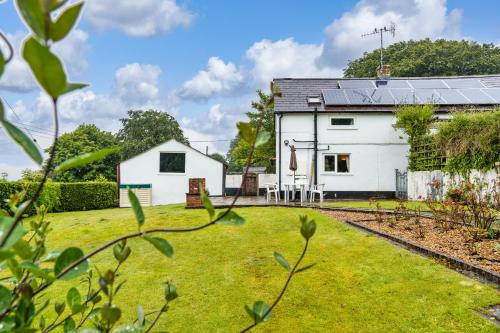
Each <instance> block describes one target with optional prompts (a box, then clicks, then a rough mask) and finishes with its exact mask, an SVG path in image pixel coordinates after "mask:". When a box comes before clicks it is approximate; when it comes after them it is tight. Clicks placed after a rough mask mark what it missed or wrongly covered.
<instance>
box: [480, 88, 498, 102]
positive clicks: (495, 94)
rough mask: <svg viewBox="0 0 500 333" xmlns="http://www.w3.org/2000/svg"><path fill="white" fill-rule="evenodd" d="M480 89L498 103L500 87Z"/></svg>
mask: <svg viewBox="0 0 500 333" xmlns="http://www.w3.org/2000/svg"><path fill="white" fill-rule="evenodd" d="M482 91H483V92H485V93H486V94H487V95H488V96H490V97H492V98H493V99H494V100H495V101H496V102H497V103H500V88H490V89H482Z"/></svg>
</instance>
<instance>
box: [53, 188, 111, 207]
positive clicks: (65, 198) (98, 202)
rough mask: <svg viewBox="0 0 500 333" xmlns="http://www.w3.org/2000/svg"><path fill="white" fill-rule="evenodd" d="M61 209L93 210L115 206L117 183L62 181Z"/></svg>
mask: <svg viewBox="0 0 500 333" xmlns="http://www.w3.org/2000/svg"><path fill="white" fill-rule="evenodd" d="M60 186H61V211H63V212H67V211H74V210H91V209H103V208H109V207H114V206H115V202H116V197H117V186H116V183H112V182H81V183H60Z"/></svg>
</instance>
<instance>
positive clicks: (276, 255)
mask: <svg viewBox="0 0 500 333" xmlns="http://www.w3.org/2000/svg"><path fill="white" fill-rule="evenodd" d="M274 259H276V261H277V262H278V263H279V264H280V265H281V266H283V268H284V269H286V270H287V271H289V270H290V269H291V267H290V264H289V263H288V261H287V260H286V259H285V257H283V256H282V255H281V254H279V253H278V252H274Z"/></svg>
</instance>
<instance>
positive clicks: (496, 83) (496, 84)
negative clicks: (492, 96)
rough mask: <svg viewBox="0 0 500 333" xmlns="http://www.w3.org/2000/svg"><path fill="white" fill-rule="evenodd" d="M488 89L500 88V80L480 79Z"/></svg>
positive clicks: (493, 78)
mask: <svg viewBox="0 0 500 333" xmlns="http://www.w3.org/2000/svg"><path fill="white" fill-rule="evenodd" d="M479 81H481V83H482V84H484V86H485V87H486V88H500V78H499V77H498V76H492V77H483V78H481V79H479Z"/></svg>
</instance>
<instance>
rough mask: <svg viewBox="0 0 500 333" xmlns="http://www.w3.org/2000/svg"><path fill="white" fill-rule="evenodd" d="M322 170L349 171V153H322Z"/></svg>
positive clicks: (333, 171)
mask: <svg viewBox="0 0 500 333" xmlns="http://www.w3.org/2000/svg"><path fill="white" fill-rule="evenodd" d="M324 158H325V160H324V162H325V163H324V171H325V172H332V173H349V172H350V165H349V161H350V155H349V154H329V155H324Z"/></svg>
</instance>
